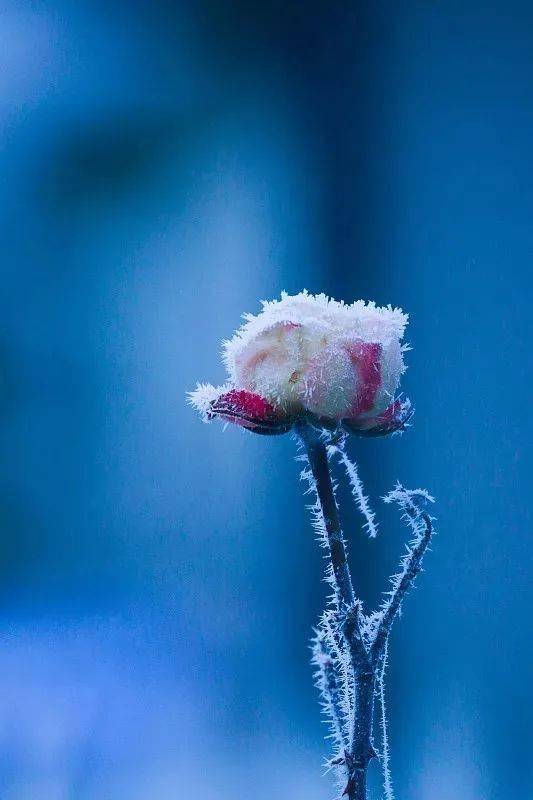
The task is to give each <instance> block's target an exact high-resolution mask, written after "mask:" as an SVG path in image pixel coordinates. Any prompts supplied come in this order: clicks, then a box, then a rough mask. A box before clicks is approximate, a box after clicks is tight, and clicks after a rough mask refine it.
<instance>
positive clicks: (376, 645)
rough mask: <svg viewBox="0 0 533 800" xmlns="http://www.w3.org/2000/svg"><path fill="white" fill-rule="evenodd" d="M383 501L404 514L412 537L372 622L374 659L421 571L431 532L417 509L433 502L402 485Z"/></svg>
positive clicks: (421, 491)
mask: <svg viewBox="0 0 533 800" xmlns="http://www.w3.org/2000/svg"><path fill="white" fill-rule="evenodd" d="M384 500H385V502H386V503H397V504H398V505H399V507H400V509H401V511H402V512H403V514H402V519H403V520H405V521H406V522H407V524H408V525H409V527H410V528H411V530H412V532H413V538H412V539H411V541H410V542H409V544H408V545H407V553H406V554H405V556H404V557H403V558H402V560H401V563H400V571H399V572H398V573H397V574H396V575H394V576H393V577H392V579H391V582H392V589H391V591H390V592H389V594H388V597H387V599H386V600H385V602H384V604H383V606H382V608H381V611H380V613H379V616H378V618H377V620H376V623H375V638H374V642H373V644H372V655H373V657H375V658H381V657H382V656H383V653H384V648H385V645H386V642H387V639H388V636H389V634H390V631H391V628H392V624H393V622H394V618H395V617H396V615H397V613H398V612H399V610H400V607H401V604H402V601H403V599H404V597H405V596H406V594H407V592H408V591H409V589H410V588H411V586H412V584H413V582H414V580H415V578H416V576H417V575H418V573H419V572H420V570H421V569H422V559H423V557H424V553H425V552H426V549H427V547H428V545H429V543H430V541H431V537H432V536H433V532H434V531H433V521H432V518H431V517H430V516H429V514H428V513H427V512H426V511H424V510H422V509H421V508H420V503H421V502H430V503H433V502H434V500H433V498H432V497H431V495H429V494H428V493H427V492H426V490H425V489H404V488H403V486H401V485H400V484H397V485H396V487H395V488H394V489H393V490H392V491H391V492H389V494H388V495H387V496H386V497H385V498H384Z"/></svg>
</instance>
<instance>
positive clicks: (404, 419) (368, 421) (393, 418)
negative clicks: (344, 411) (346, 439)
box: [343, 399, 414, 436]
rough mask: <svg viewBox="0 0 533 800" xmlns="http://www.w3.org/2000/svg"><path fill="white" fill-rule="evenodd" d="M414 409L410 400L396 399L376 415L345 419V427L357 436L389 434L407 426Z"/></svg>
mask: <svg viewBox="0 0 533 800" xmlns="http://www.w3.org/2000/svg"><path fill="white" fill-rule="evenodd" d="M413 413H414V410H413V408H412V407H411V403H410V402H409V400H404V401H402V400H399V399H398V400H394V402H393V403H391V404H390V406H389V407H388V408H386V409H385V411H382V412H381V414H377V416H375V417H366V418H360V417H351V418H350V419H345V420H343V425H344V427H345V428H346V429H347V430H348V431H350V433H355V434H356V435H357V436H388V435H389V434H390V433H396V432H397V431H401V430H403V429H404V428H405V426H406V425H407V423H408V422H409V420H410V419H411V417H412V416H413Z"/></svg>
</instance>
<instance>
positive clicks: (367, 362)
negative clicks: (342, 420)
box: [346, 342, 383, 416]
mask: <svg viewBox="0 0 533 800" xmlns="http://www.w3.org/2000/svg"><path fill="white" fill-rule="evenodd" d="M346 349H347V350H348V355H349V356H350V359H351V361H352V364H353V365H354V367H355V369H356V370H357V374H358V376H359V381H360V388H359V390H358V392H357V395H356V398H355V402H354V404H353V408H352V414H353V416H357V414H364V413H365V411H370V410H371V408H372V407H373V405H374V401H375V399H376V394H377V391H378V389H379V387H380V385H381V361H380V359H381V353H382V350H383V348H382V347H381V345H380V344H378V343H373V342H354V343H353V344H350V345H348V347H347V348H346Z"/></svg>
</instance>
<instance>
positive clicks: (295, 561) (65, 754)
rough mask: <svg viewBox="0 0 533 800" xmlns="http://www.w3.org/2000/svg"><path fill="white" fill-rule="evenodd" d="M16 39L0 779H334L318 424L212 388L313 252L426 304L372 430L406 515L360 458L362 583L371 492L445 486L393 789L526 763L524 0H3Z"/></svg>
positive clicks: (411, 642)
mask: <svg viewBox="0 0 533 800" xmlns="http://www.w3.org/2000/svg"><path fill="white" fill-rule="evenodd" d="M0 38H1V42H2V45H1V49H0V141H1V149H0V175H1V179H0V237H1V251H2V269H3V280H2V285H3V291H2V293H1V299H0V303H1V308H0V319H1V327H0V354H1V360H2V373H1V374H2V392H1V404H2V405H1V421H2V437H1V442H2V444H1V462H0V464H1V481H0V491H1V500H2V502H1V508H2V515H3V524H2V531H3V534H2V540H1V542H2V544H1V551H0V567H1V578H0V591H1V594H0V601H1V602H0V635H1V646H0V676H1V678H0V679H1V684H2V692H1V694H0V751H1V753H2V757H1V759H0V796H1V797H2V798H3V800H4V799H5V800H67V798H68V800H89V799H90V800H93V799H94V800H96V799H98V800H107V799H108V798H109V800H115V799H117V800H118V799H120V800H141V799H142V800H144V799H145V798H148V797H149V798H151V800H171V798H172V800H174V799H175V798H193V797H194V798H196V797H198V798H200V797H201V798H202V799H203V800H235V798H241V797H253V798H254V800H272V799H273V798H275V799H276V800H295V798H305V800H327V798H331V797H332V794H333V792H332V788H331V784H330V781H329V778H327V777H326V778H324V777H322V775H321V763H322V759H323V757H324V756H325V755H326V754H327V746H326V745H325V744H324V742H323V736H324V733H325V728H324V727H323V725H321V723H320V719H319V713H318V707H317V703H316V699H317V698H316V693H315V690H314V689H313V686H312V682H311V668H310V666H309V663H308V658H309V652H308V649H307V648H308V640H309V635H310V630H311V626H312V625H313V623H314V622H315V620H316V618H317V615H318V613H319V611H320V610H321V608H322V605H323V602H324V594H325V586H324V584H323V583H321V581H320V578H321V572H322V566H323V565H322V561H321V554H320V552H319V550H318V547H317V546H316V543H315V542H314V541H313V535H312V532H311V529H310V525H309V520H308V514H307V512H306V510H305V507H304V501H303V500H302V488H303V487H302V485H301V484H299V481H298V471H299V467H298V465H297V464H296V463H295V461H294V458H293V457H294V453H295V446H294V442H292V441H291V440H290V437H288V436H286V437H280V438H279V439H271V440H269V439H264V438H262V437H254V436H251V435H249V434H246V433H244V432H240V431H237V430H234V429H232V430H227V431H226V432H223V430H222V428H221V427H220V426H217V425H212V426H208V427H207V426H204V425H202V424H201V422H200V421H199V419H198V418H197V417H196V416H195V414H194V412H193V411H192V410H191V409H190V408H188V407H187V406H186V405H185V400H184V397H185V393H186V391H187V390H189V389H191V388H193V387H194V385H195V383H196V381H197V380H209V381H212V382H214V383H217V382H220V381H222V380H223V378H224V375H223V369H222V366H221V364H220V360H219V342H220V340H221V339H222V338H224V337H226V336H228V335H230V334H231V332H232V331H233V329H234V328H235V327H237V325H238V324H239V318H240V315H241V313H242V312H243V311H252V312H256V311H257V310H258V308H259V305H258V301H259V300H260V299H262V298H266V299H270V298H273V297H275V296H277V295H278V294H279V292H280V290H281V289H286V290H288V291H289V292H296V291H299V290H301V289H302V288H303V287H306V288H308V289H309V290H310V291H315V292H319V291H324V292H327V293H329V294H331V295H333V296H334V297H337V298H339V299H340V298H342V299H345V300H348V301H351V300H352V299H354V298H358V297H363V298H372V299H375V300H376V301H377V302H379V303H389V302H390V303H392V304H394V305H400V306H402V307H403V308H404V309H405V310H406V311H408V312H409V313H410V314H411V322H410V326H409V331H408V339H409V341H410V342H411V344H412V345H413V351H412V352H411V353H410V354H409V355H408V363H409V371H408V373H407V375H406V376H405V380H404V388H405V390H406V392H407V394H408V395H409V396H410V397H411V398H412V400H413V402H414V404H415V406H416V408H417V414H416V419H415V425H414V427H413V428H411V429H410V430H409V431H408V433H407V434H406V435H405V436H403V437H395V438H393V439H392V440H384V441H375V442H374V441H363V442H359V441H354V442H352V443H351V453H352V455H353V456H354V457H355V458H357V459H358V461H359V463H360V467H361V472H362V476H363V478H364V480H365V484H366V488H367V490H368V491H369V492H370V493H371V495H372V497H373V498H374V499H373V502H374V506H375V507H377V508H376V510H377V511H378V512H379V516H380V519H381V521H382V524H381V535H380V537H379V538H378V540H376V541H373V542H369V541H368V540H365V539H364V537H363V536H362V535H361V533H360V531H359V529H358V528H359V525H360V519H359V517H358V515H357V513H356V512H355V510H354V509H352V508H351V505H350V501H349V497H348V495H347V494H346V493H343V492H341V500H342V501H343V502H344V519H345V526H346V532H347V535H348V537H349V542H350V552H351V557H352V560H353V564H354V575H355V578H356V582H357V586H358V587H359V588H360V592H361V594H362V596H363V597H364V598H365V600H367V601H368V602H369V603H370V604H372V603H375V602H376V601H377V599H378V597H379V593H380V591H381V589H382V588H384V586H385V581H386V576H387V574H389V573H390V572H391V571H392V570H393V569H394V565H395V562H396V560H397V558H398V556H399V555H400V553H401V550H402V546H403V544H402V543H403V540H404V536H405V534H404V531H403V530H402V528H401V526H400V524H399V521H398V520H397V518H396V517H395V515H394V514H393V513H392V512H391V511H390V510H388V509H387V508H384V507H383V504H382V503H380V501H379V500H378V499H376V498H377V497H378V496H380V495H383V494H384V493H385V492H386V491H387V490H388V489H389V488H390V487H391V486H392V484H393V482H394V481H395V480H396V479H400V480H401V481H402V482H404V483H405V484H406V485H408V486H418V485H423V486H427V488H428V489H429V490H430V491H431V492H432V493H434V494H435V495H436V497H437V499H438V507H437V511H436V513H437V514H438V517H439V525H438V527H439V532H440V535H439V537H438V539H437V540H436V542H435V546H434V549H433V552H432V553H430V554H429V555H428V558H427V560H426V567H427V569H426V572H425V573H424V575H423V576H421V578H420V580H419V582H418V588H417V590H416V591H415V592H414V593H413V596H412V597H411V598H410V599H409V601H408V602H407V603H406V607H405V614H404V617H403V619H402V620H401V621H400V622H399V624H398V625H397V627H396V629H395V631H394V635H393V641H392V645H391V659H390V660H391V668H390V672H389V680H388V698H389V700H388V705H389V711H390V735H391V740H392V768H393V777H394V779H395V784H396V789H397V796H398V797H399V798H402V799H404V800H407V799H409V800H452V799H453V800H456V799H457V798H461V800H493V799H494V800H515V799H516V798H518V797H521V798H526V797H531V796H533V775H532V771H531V754H530V749H531V738H532V737H531V734H532V728H533V720H532V713H531V709H532V703H531V700H532V688H531V651H532V648H531V631H530V627H531V612H530V609H531V603H532V599H533V598H532V590H531V560H530V537H531V512H530V497H531V474H532V471H533V464H532V458H531V448H530V442H531V434H532V430H531V391H532V386H533V381H532V374H531V355H530V352H531V351H530V343H531V334H532V322H531V317H532V315H531V299H532V293H531V263H532V257H533V160H532V142H533V80H532V78H533V8H532V6H531V4H530V3H524V4H521V3H519V2H513V1H512V0H511V2H501V1H498V2H495V3H491V4H486V5H485V4H482V3H479V2H468V0H467V1H466V2H464V1H463V2H454V1H453V0H452V1H451V2H447V3H438V2H414V1H411V0H407V2H404V3H392V2H380V0H377V2H373V3H358V2H356V0H352V2H349V3H348V2H335V0H329V2H311V3H305V4H302V3H285V2H280V1H279V0H271V2H267V3H257V4H252V3H245V2H242V0H241V2H239V1H238V0H229V1H228V2H224V3H216V2H211V3H210V2H200V3H193V2H186V0H183V2H170V1H168V2H164V0H152V1H151V2H149V1H148V0H146V2H132V0H130V2H125V1H124V2H122V0H114V2H106V3H103V2H99V1H98V0H92V2H85V1H84V0H77V2H71V3H68V2H61V0H57V2H29V0H27V1H26V2H24V0H19V1H18V2H16V0H6V1H5V2H4V3H3V4H2V8H1V10H0ZM372 786H373V794H372V800H377V798H379V797H380V796H381V795H380V788H379V776H378V774H377V769H376V768H374V769H373V774H372Z"/></svg>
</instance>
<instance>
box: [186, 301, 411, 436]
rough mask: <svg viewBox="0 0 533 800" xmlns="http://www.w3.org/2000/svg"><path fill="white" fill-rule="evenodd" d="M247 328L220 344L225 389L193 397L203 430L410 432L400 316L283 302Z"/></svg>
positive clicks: (268, 306)
mask: <svg viewBox="0 0 533 800" xmlns="http://www.w3.org/2000/svg"><path fill="white" fill-rule="evenodd" d="M244 320H245V322H244V324H243V325H242V327H241V328H240V329H239V330H238V331H237V332H236V333H235V334H234V336H233V337H232V338H231V339H230V340H228V341H226V342H224V344H223V360H224V363H225V365H226V369H227V371H228V377H229V379H228V383H227V384H226V385H225V386H223V387H219V388H218V389H217V388H215V387H213V386H210V385H209V384H199V385H198V386H197V388H196V390H195V391H194V392H191V393H190V395H189V399H190V402H191V404H192V405H193V406H194V407H195V408H196V409H197V410H198V411H199V412H200V414H201V415H202V417H203V419H204V420H205V421H209V420H211V419H213V418H215V417H219V418H220V419H222V420H225V421H226V422H233V423H236V424H237V425H240V426H242V427H244V428H246V429H248V430H250V431H253V432H254V433H262V434H278V433H285V432H286V431H288V430H290V429H291V428H292V427H293V425H294V424H295V423H296V422H298V421H299V420H303V419H306V420H308V421H310V422H311V423H312V424H317V423H318V424H319V425H323V426H324V427H330V428H331V427H332V426H339V425H341V426H343V427H344V429H345V430H346V431H348V432H350V433H355V434H357V435H358V436H386V435H388V434H390V433H394V432H396V431H399V430H402V429H403V428H404V427H405V425H406V424H407V422H408V420H409V418H410V416H411V413H412V412H411V407H410V404H409V401H407V400H405V401H401V400H399V399H395V393H396V391H397V388H398V385H399V382H400V376H401V374H402V373H403V372H404V370H405V367H404V363H403V352H404V350H405V347H404V346H402V344H401V339H402V337H403V333H404V330H405V326H406V324H407V315H406V314H404V313H403V312H402V311H401V310H400V309H398V308H392V307H391V306H386V307H383V308H380V307H378V306H376V305H375V303H365V302H363V301H362V300H358V301H356V302H354V303H352V304H346V303H343V302H338V301H336V300H332V299H330V298H328V297H326V295H324V294H320V295H311V294H309V293H308V292H306V291H303V292H300V294H297V295H293V296H291V295H288V294H286V293H285V292H282V295H281V300H274V301H271V302H264V303H263V310H262V311H261V313H259V314H257V315H252V314H246V315H245V316H244Z"/></svg>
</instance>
